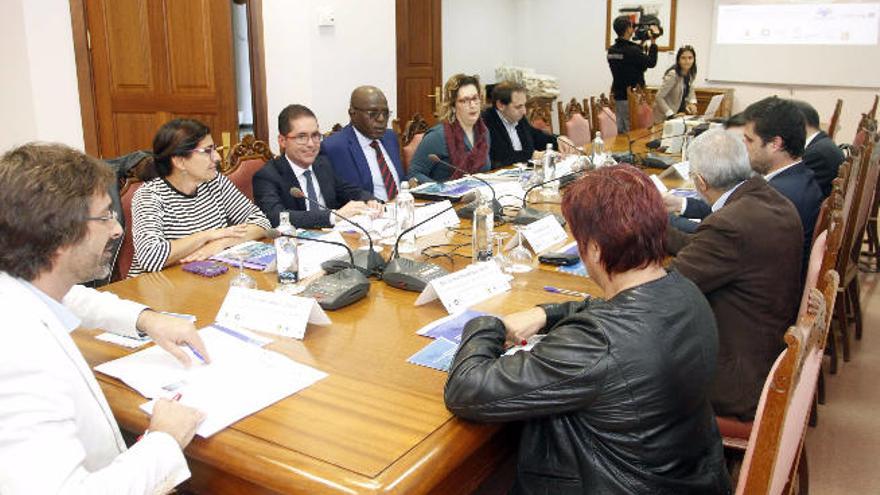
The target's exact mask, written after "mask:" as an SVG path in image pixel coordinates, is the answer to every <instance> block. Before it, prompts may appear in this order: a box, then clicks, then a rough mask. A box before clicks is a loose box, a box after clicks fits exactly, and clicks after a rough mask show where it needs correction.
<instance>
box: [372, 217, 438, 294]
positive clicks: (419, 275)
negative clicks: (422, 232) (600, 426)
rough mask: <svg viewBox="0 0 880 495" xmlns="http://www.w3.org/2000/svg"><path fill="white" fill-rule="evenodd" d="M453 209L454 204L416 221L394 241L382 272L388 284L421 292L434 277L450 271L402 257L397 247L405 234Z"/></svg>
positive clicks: (425, 262)
mask: <svg viewBox="0 0 880 495" xmlns="http://www.w3.org/2000/svg"><path fill="white" fill-rule="evenodd" d="M453 209H455V207H454V206H449V207H447V208H443V209H442V210H440V211H438V212H437V213H435V214H433V215H431V216H429V217H428V218H425V219H424V220H422V221H420V222H416V223H415V224H413V225H412V226H411V227H409V228H407V229H404V231H403V232H401V233H400V234H399V235H398V236H397V239H396V240H395V241H394V250H393V251H391V257H390V258H389V259H388V264H387V265H386V266H385V271H383V272H382V280H383V281H385V283H386V284H388V285H390V286H392V287H397V288H398V289H404V290H412V291H416V292H421V291H423V290H424V289H425V286H427V285H428V282H430V281H431V280H432V279H434V278H437V277H441V276H443V275H446V274H447V273H448V272H447V271H446V270H444V269H443V268H442V267H440V266H438V265H436V264H434V263H428V262H427V261H416V260H411V259H409V258H400V257H399V256H400V253H399V252H398V250H397V248H398V247H399V245H400V240H401V239H403V236H405V235H406V234H409V233H410V232H412V231H413V230H415V229H417V228H419V227H421V226H422V225H424V224H426V223H428V222H430V221H431V220H433V219H435V218H437V217H439V216H440V215H442V214H444V213H446V212H447V211H449V210H453Z"/></svg>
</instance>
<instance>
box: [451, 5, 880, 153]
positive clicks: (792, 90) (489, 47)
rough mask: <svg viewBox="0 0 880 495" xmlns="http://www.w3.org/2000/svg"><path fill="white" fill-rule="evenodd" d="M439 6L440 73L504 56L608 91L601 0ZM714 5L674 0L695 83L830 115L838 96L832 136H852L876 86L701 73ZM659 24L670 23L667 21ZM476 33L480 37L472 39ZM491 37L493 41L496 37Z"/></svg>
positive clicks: (669, 57)
mask: <svg viewBox="0 0 880 495" xmlns="http://www.w3.org/2000/svg"><path fill="white" fill-rule="evenodd" d="M505 6H506V7H507V8H506V9H505V8H504V7H505ZM490 7H491V9H490ZM443 8H444V12H443V21H444V26H443V37H444V38H443V44H444V49H443V74H444V76H447V75H449V74H452V73H455V72H459V71H460V69H459V68H460V67H464V68H466V69H467V70H468V71H471V72H477V73H479V74H481V75H486V76H488V77H485V76H484V81H485V82H494V69H495V67H496V66H497V65H499V64H500V63H502V62H503V63H512V64H513V65H519V66H525V67H532V68H534V69H535V70H536V71H537V72H538V73H541V74H549V75H553V76H556V77H557V78H558V79H559V86H560V99H561V100H562V101H567V100H569V99H570V98H572V97H575V98H577V99H578V100H581V99H582V98H584V97H589V96H597V95H598V94H599V93H603V92H604V93H606V94H607V93H608V90H609V88H610V86H611V72H610V71H609V69H608V62H607V61H606V58H605V15H606V0H490V1H487V2H469V1H467V0H444V1H443ZM712 9H713V2H711V1H709V0H678V10H677V14H678V15H677V19H676V37H675V40H676V46H681V45H683V44H689V45H693V46H694V48H695V50H696V52H697V65H698V68H701V70H700V71H699V72H698V77H699V85H701V86H723V87H732V88H734V90H735V92H734V101H733V111H734V112H738V111H740V110H742V109H744V108H745V107H746V106H747V105H748V104H749V103H751V102H754V101H756V100H759V99H761V98H764V97H765V96H770V95H774V94H776V95H779V96H782V97H788V98H798V99H803V100H806V101H809V102H810V103H811V104H813V106H815V107H816V109H817V110H818V111H819V115H820V116H821V118H822V120H823V121H827V120H828V119H829V118H830V116H831V112H832V111H833V109H834V104H835V101H836V99H837V98H842V99H843V101H844V104H843V112H842V115H841V128H840V130H839V131H838V132H839V134H838V141H840V142H846V141H849V140H851V139H852V137H853V135H854V134H855V129H856V127H857V126H858V121H859V118H860V113H861V112H863V111H865V110H867V109H868V108H869V107H870V105H871V103H872V101H873V97H874V95H875V94H877V92H878V90H877V89H855V88H830V87H815V86H813V87H809V86H779V85H759V84H741V83H739V84H737V83H725V82H718V83H714V82H708V81H705V76H706V68H707V67H708V65H707V63H706V60H707V59H706V57H707V56H708V54H709V43H710V41H711V36H712ZM491 10H494V11H495V12H491ZM664 27H665V28H666V29H667V30H668V26H664ZM505 30H506V31H507V32H510V33H515V36H514V37H513V39H512V41H509V38H508V37H507V36H505V34H504V33H503V31H505ZM484 33H487V34H488V35H489V36H486V35H485V34H484ZM475 37H479V39H480V40H482V41H480V42H475V41H474V40H475V39H476V38H475ZM456 40H457V41H456ZM495 40H499V42H498V43H497V44H496V41H495ZM508 43H510V44H509V45H508ZM511 48H512V53H513V55H511ZM674 58H675V53H674V52H661V53H660V55H659V57H658V61H657V67H656V68H654V69H650V70H648V72H647V73H646V75H645V78H646V82H647V83H648V84H658V83H659V82H660V80H661V79H662V77H663V73H664V72H665V71H666V69H667V68H668V67H669V66H671V65H672V64H673V62H674ZM554 118H555V115H554Z"/></svg>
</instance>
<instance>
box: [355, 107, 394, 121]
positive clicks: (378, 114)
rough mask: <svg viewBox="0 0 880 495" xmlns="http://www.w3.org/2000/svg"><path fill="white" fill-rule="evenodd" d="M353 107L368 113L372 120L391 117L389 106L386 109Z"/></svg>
mask: <svg viewBox="0 0 880 495" xmlns="http://www.w3.org/2000/svg"><path fill="white" fill-rule="evenodd" d="M351 109H352V110H357V111H358V112H363V113H365V114H367V117H369V118H370V119H372V120H379V119H380V118H381V119H382V120H388V118H389V117H391V110H388V109H387V108H386V109H384V110H366V109H363V108H358V107H351Z"/></svg>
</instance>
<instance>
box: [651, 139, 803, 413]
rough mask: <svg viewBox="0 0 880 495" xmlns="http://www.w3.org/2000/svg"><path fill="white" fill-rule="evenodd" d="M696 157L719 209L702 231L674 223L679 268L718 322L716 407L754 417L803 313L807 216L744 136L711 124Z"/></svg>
mask: <svg viewBox="0 0 880 495" xmlns="http://www.w3.org/2000/svg"><path fill="white" fill-rule="evenodd" d="M689 159H690V169H691V173H692V175H693V177H694V186H695V187H696V189H697V191H698V192H699V193H700V195H701V196H703V197H704V198H705V199H706V201H707V203H709V204H711V205H712V206H711V208H712V211H713V212H712V213H711V214H710V215H709V216H708V217H706V219H705V220H704V221H703V222H702V223H701V224H700V226H699V227H697V230H696V232H694V234H685V233H683V232H681V231H679V230H677V229H675V228H673V227H671V226H670V227H668V228H667V240H668V246H669V249H670V252H671V253H672V254H675V255H676V257H675V260H674V261H673V262H672V268H674V269H676V270H678V271H679V272H681V274H682V275H684V276H685V277H687V278H689V279H690V280H692V281H693V282H694V283H695V284H697V286H698V287H699V288H700V289H701V290H702V291H703V293H704V294H705V295H706V298H707V299H708V300H709V304H710V305H711V306H712V310H713V312H714V313H715V319H716V321H717V323H718V338H719V341H720V342H719V343H720V345H719V355H718V369H717V372H716V376H715V380H714V383H713V388H712V394H711V400H712V406H713V407H714V409H715V413H716V414H718V415H719V416H733V417H736V418H738V419H740V420H743V421H750V420H751V419H753V418H754V415H755V410H756V408H757V405H758V399H759V398H760V395H761V389H762V387H763V384H764V381H765V379H766V378H767V374H768V373H769V371H770V368H771V367H772V365H773V362H774V361H775V360H776V357H777V356H778V355H779V353H780V352H781V351H782V349H783V348H784V342H783V339H782V336H783V335H784V333H785V330H786V329H787V328H788V326H789V325H791V324H792V323H793V322H794V321H795V317H796V315H797V309H798V304H799V301H800V291H801V290H800V287H801V282H800V271H801V264H800V254H801V245H802V242H803V237H802V235H801V222H800V219H799V218H798V213H797V211H796V210H795V208H794V206H793V205H792V203H791V201H789V200H787V199H786V198H784V197H783V196H782V195H781V194H780V193H779V192H777V191H776V190H775V189H774V188H772V187H770V186H769V185H768V184H767V182H766V181H765V179H764V178H763V177H761V176H755V175H753V174H752V170H751V168H750V167H749V159H748V152H747V151H746V147H745V145H744V144H743V142H742V141H741V140H740V139H739V138H738V137H737V136H735V135H733V134H730V133H729V132H728V131H723V130H712V131H709V132H706V133H704V134H703V135H701V136H700V137H698V138H697V139H696V140H695V141H694V143H693V145H692V146H691V149H690V153H689Z"/></svg>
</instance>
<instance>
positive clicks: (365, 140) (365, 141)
mask: <svg viewBox="0 0 880 495" xmlns="http://www.w3.org/2000/svg"><path fill="white" fill-rule="evenodd" d="M351 128H352V129H354V135H355V136H357V140H358V143H360V145H361V148H366V147H368V146H370V144H372V143H373V139H370V138H368V137H367V136H364V135H363V134H361V131H359V130H357V127H355V126H351ZM376 141H379V140H378V139H376ZM379 145H380V146H381V145H382V141H379Z"/></svg>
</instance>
